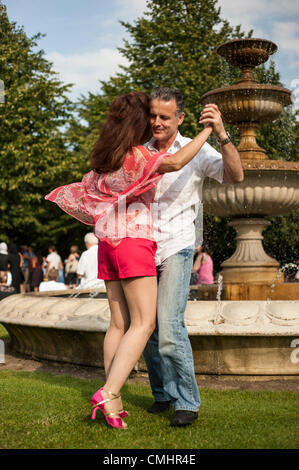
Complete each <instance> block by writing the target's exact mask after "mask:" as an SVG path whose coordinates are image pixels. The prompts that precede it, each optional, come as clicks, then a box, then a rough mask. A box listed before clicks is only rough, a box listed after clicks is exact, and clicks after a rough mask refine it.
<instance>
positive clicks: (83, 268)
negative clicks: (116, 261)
mask: <svg viewBox="0 0 299 470" xmlns="http://www.w3.org/2000/svg"><path fill="white" fill-rule="evenodd" d="M77 274H79V275H80V276H83V277H82V279H81V281H80V284H79V286H78V287H79V288H81V289H87V288H92V287H94V288H97V287H98V288H104V287H105V283H104V281H102V280H100V279H98V245H93V246H91V247H90V248H88V250H86V251H83V253H82V255H81V257H80V259H79V263H78V267H77Z"/></svg>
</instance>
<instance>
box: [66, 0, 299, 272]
mask: <svg viewBox="0 0 299 470" xmlns="http://www.w3.org/2000/svg"><path fill="white" fill-rule="evenodd" d="M121 24H122V25H123V26H124V28H125V29H126V31H127V32H128V33H129V36H130V39H129V40H125V41H124V45H123V47H121V48H120V52H121V53H122V55H123V56H124V57H125V58H126V59H127V60H128V61H129V65H128V66H127V67H122V71H121V72H120V73H118V74H116V75H115V76H114V77H111V78H110V79H109V80H107V81H106V82H101V90H100V91H99V93H98V94H91V93H89V95H88V96H87V97H83V98H82V100H81V101H80V103H79V104H78V112H79V115H80V116H81V117H82V118H83V119H84V121H85V124H84V125H80V126H81V127H80V126H79V128H78V125H76V127H75V128H74V132H73V129H72V128H71V131H70V136H72V135H73V136H74V135H75V136H76V137H75V140H76V141H77V143H78V145H77V147H76V151H77V152H78V155H80V154H81V156H82V158H84V155H86V152H87V150H88V147H89V146H90V145H91V143H92V141H93V139H94V138H95V137H96V135H97V134H98V132H99V129H100V126H101V123H102V122H103V120H104V118H105V115H106V112H107V109H108V107H109V105H110V103H111V102H112V100H113V99H114V98H115V97H116V96H117V95H119V94H124V93H128V92H129V91H132V90H142V91H145V92H148V93H149V92H151V90H152V89H153V88H155V87H159V86H169V87H176V88H179V89H180V90H181V91H182V92H183V94H184V96H185V114H186V117H185V120H184V123H183V125H182V126H181V129H180V130H181V132H182V133H183V134H184V135H187V136H190V137H192V136H193V135H194V134H195V133H196V132H197V130H198V116H199V114H200V111H201V109H202V106H201V104H200V97H201V96H202V95H203V94H204V93H206V92H207V91H210V90H211V89H214V88H219V87H223V86H229V85H232V84H233V83H236V81H237V80H238V79H239V77H240V74H241V72H240V70H238V69H237V68H234V67H231V66H228V64H227V63H226V62H225V60H224V59H222V58H221V57H219V56H218V54H217V52H216V50H217V47H218V46H219V45H220V44H222V43H223V42H226V41H228V40H231V39H236V38H242V37H251V36H252V35H253V31H248V32H247V33H245V32H244V31H242V30H241V25H239V26H237V27H235V28H233V27H231V26H230V24H229V23H228V21H226V20H225V19H223V18H222V17H221V9H220V8H219V7H218V6H217V1H216V0H171V1H170V0H149V1H148V2H147V11H146V12H145V14H144V15H143V16H142V17H140V18H138V19H136V20H135V21H134V22H133V23H132V24H130V23H128V22H122V21H121ZM254 75H255V77H256V79H257V81H258V82H260V83H272V84H276V85H282V83H281V81H280V75H279V73H278V72H277V70H276V68H275V62H274V61H273V60H271V61H270V62H269V63H268V64H263V65H261V66H259V67H257V68H256V69H255V71H254ZM226 127H227V129H228V130H229V132H230V133H231V135H232V136H233V140H234V142H235V144H236V145H238V143H239V132H238V130H237V128H236V127H234V126H229V125H226ZM78 135H79V136H80V137H79V138H78ZM257 137H258V143H259V145H261V147H263V148H265V149H266V150H267V154H268V155H269V157H270V158H273V159H286V160H293V161H294V160H299V145H298V143H299V142H298V140H299V128H298V122H297V121H296V117H295V114H294V113H293V112H292V109H291V108H290V107H289V108H286V109H285V110H284V111H283V113H282V114H281V116H280V117H279V118H278V119H277V120H276V121H275V122H274V123H271V124H266V125H263V126H262V127H261V129H260V130H259V132H258V136H257ZM210 143H211V145H213V146H215V147H217V142H216V140H215V138H214V137H213V136H211V137H210ZM227 220H228V219H226V218H221V217H212V216H207V215H205V216H204V226H205V232H204V233H205V236H206V238H207V239H208V242H209V245H210V246H211V248H212V251H213V256H214V261H215V268H216V271H218V270H219V269H220V264H221V262H222V261H223V260H224V259H226V258H228V257H229V256H230V255H231V254H232V253H233V251H234V249H235V246H236V241H235V232H234V230H233V228H231V227H228V226H227V225H226V224H227ZM269 220H271V221H272V226H271V227H270V228H268V229H267V230H266V231H265V234H264V235H265V246H266V249H267V250H268V251H269V249H270V247H271V249H270V252H271V254H272V256H274V257H275V258H276V259H278V260H279V261H281V262H286V261H287V260H290V261H291V260H292V261H294V259H293V258H294V256H296V254H295V253H294V248H292V247H294V246H295V245H296V244H297V245H298V237H297V233H296V231H294V230H293V229H294V224H295V223H296V222H294V221H296V220H297V219H296V215H294V214H292V215H290V216H289V217H272V218H271V219H269ZM279 238H281V239H282V240H285V241H286V243H283V244H282V245H281V244H280V245H279V244H277V243H274V240H277V239H279ZM271 240H272V241H273V243H272V244H271ZM291 258H292V259H291Z"/></svg>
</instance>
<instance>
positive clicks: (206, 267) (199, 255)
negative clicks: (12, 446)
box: [192, 243, 214, 285]
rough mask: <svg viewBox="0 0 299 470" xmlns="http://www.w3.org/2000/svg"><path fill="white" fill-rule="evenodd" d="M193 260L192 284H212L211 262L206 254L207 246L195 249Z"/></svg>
mask: <svg viewBox="0 0 299 470" xmlns="http://www.w3.org/2000/svg"><path fill="white" fill-rule="evenodd" d="M195 251H196V254H195V260H194V264H193V268H192V279H193V282H192V283H193V284H194V285H198V284H214V276H213V260H212V258H211V256H210V255H209V253H208V249H207V246H206V245H205V244H204V243H203V244H202V246H199V247H197V248H196V250H195Z"/></svg>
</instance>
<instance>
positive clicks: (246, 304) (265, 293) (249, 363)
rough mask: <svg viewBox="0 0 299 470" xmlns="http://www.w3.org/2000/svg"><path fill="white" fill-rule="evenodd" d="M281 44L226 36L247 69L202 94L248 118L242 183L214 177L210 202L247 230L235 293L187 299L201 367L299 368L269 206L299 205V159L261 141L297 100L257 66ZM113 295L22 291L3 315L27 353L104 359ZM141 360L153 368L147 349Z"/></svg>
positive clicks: (228, 280) (291, 305) (234, 274)
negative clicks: (269, 246) (262, 130)
mask: <svg viewBox="0 0 299 470" xmlns="http://www.w3.org/2000/svg"><path fill="white" fill-rule="evenodd" d="M275 50H276V46H275V44H273V43H272V42H270V41H265V40H262V39H242V40H239V41H238V40H237V41H230V42H228V43H226V44H223V45H222V46H220V47H219V48H218V52H219V54H221V55H223V56H224V57H225V58H226V59H227V60H228V62H229V63H230V64H232V65H238V66H239V67H241V69H242V70H243V76H242V78H241V80H240V81H239V82H238V83H237V84H236V85H233V86H231V87H227V88H220V89H218V90H212V91H210V92H209V93H206V94H205V95H204V96H203V97H202V103H210V102H214V103H217V104H218V106H219V108H220V109H221V111H222V113H223V116H224V119H225V121H226V122H228V123H231V124H236V125H237V126H238V127H239V129H240V132H241V142H240V145H239V148H238V150H239V152H240V154H241V157H242V163H243V167H244V172H245V179H244V181H243V182H242V183H239V184H236V185H234V186H233V185H220V184H218V183H217V182H215V181H212V180H208V181H207V183H206V185H205V187H204V209H205V211H206V212H207V213H209V214H213V215H220V216H229V217H232V221H231V224H232V225H233V227H235V229H236V230H237V232H238V236H237V249H236V252H235V253H234V254H233V256H232V257H231V258H230V259H229V260H226V261H225V262H224V263H223V265H222V267H223V271H222V276H223V281H224V291H225V296H224V297H223V296H222V297H221V293H220V290H219V293H218V294H219V295H218V296H217V297H218V300H217V301H215V300H207V301H205V300H203V301H201V300H194V301H188V304H187V309H186V312H185V324H186V327H187V329H188V333H189V336H190V340H191V344H192V348H193V355H194V362H195V371H196V372H197V373H201V374H249V375H255V374H257V375H280V374H281V375H299V357H298V356H299V355H298V352H299V351H298V349H299V348H298V347H297V346H298V345H299V301H298V299H299V296H298V284H296V285H295V284H294V285H291V284H290V285H289V286H292V287H288V285H287V283H284V282H282V279H281V278H280V276H279V269H278V268H279V263H278V262H277V261H276V260H274V259H273V258H271V257H270V256H268V255H267V254H266V253H265V251H264V249H263V246H262V235H261V233H262V231H263V229H264V228H265V227H266V226H267V225H268V224H269V222H268V221H267V220H266V219H265V216H266V215H279V214H287V213H289V212H290V211H292V210H295V209H297V208H298V207H299V193H298V191H299V189H298V172H299V164H298V163H293V162H286V161H271V160H269V159H268V157H267V155H266V152H265V150H263V149H261V148H260V147H259V146H258V144H257V143H256V130H257V128H258V126H259V125H260V124H261V123H262V122H267V121H268V122H269V121H272V120H273V119H275V118H276V117H277V116H279V113H280V112H281V111H282V109H283V106H285V105H288V104H290V102H291V101H290V91H289V90H286V89H284V88H281V87H277V86H272V85H260V84H258V83H256V81H255V80H254V79H253V77H252V69H253V67H255V66H256V65H259V64H261V63H263V62H265V61H266V60H267V58H268V57H269V55H270V54H272V53H273V52H275ZM273 280H274V283H273ZM270 283H272V284H271V285H270ZM274 284H277V286H279V287H278V288H277V291H275V290H274V289H273V285H274ZM244 286H245V287H244ZM253 287H254V288H255V289H253V290H252V288H253ZM269 289H270V290H269ZM236 291H237V294H236ZM103 295H105V293H100V294H99V293H98V292H97V291H96V290H88V291H81V292H77V293H76V292H73V291H64V292H61V291H58V292H53V293H51V295H49V294H47V293H46V292H45V293H38V294H18V295H13V296H10V297H7V298H6V299H4V300H2V301H1V302H0V322H1V323H3V324H4V326H5V327H6V328H7V330H8V332H9V334H10V337H11V345H12V347H13V348H14V349H15V350H16V351H17V352H19V353H21V354H24V355H29V356H30V357H34V358H38V359H48V360H54V361H62V362H70V363H75V364H82V365H89V366H98V367H103V353H102V345H103V339H104V335H105V332H106V330H107V327H108V325H109V318H110V311H109V305H108V301H107V299H106V298H98V297H101V296H102V297H103ZM270 297H271V299H272V300H270ZM273 298H275V299H276V300H273ZM290 298H291V299H292V300H290ZM236 299H238V301H236ZM295 299H297V300H295ZM136 370H146V366H145V363H144V361H143V360H142V358H141V360H140V361H139V362H138V364H137V365H136Z"/></svg>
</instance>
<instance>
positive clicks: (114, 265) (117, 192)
mask: <svg viewBox="0 0 299 470" xmlns="http://www.w3.org/2000/svg"><path fill="white" fill-rule="evenodd" d="M149 131H150V125H149V99H148V96H147V95H146V94H145V93H141V92H134V93H129V94H128V95H125V96H121V97H118V98H116V100H115V101H114V102H113V103H112V105H111V107H110V110H109V113H108V117H107V120H106V123H105V124H104V126H103V129H102V132H101V135H100V137H99V138H98V140H97V141H96V143H95V146H94V148H93V150H92V153H91V167H92V168H93V170H92V171H90V172H89V173H87V174H86V175H85V176H84V177H83V180H82V182H80V183H73V184H71V185H68V186H62V187H60V188H57V189H55V190H54V191H52V192H51V193H50V194H49V195H48V196H46V199H49V200H50V201H53V202H55V203H56V204H58V205H59V206H60V207H61V208H62V209H63V210H64V211H66V212H67V213H69V214H70V215H72V216H73V217H76V218H77V219H79V220H80V221H82V222H84V223H85V224H87V225H94V228H95V234H96V236H97V237H98V238H99V239H100V244H99V251H98V261H99V263H98V265H99V267H98V271H99V272H98V277H99V279H104V280H105V285H106V290H107V296H108V301H109V306H110V311H111V323H110V327H109V329H108V331H107V333H106V336H105V341H104V366H105V372H106V383H105V385H104V386H103V387H102V388H100V389H99V390H98V391H97V392H96V393H95V394H94V396H93V397H92V399H91V404H92V419H94V418H95V415H96V411H97V410H98V409H100V410H101V411H102V412H103V413H104V415H105V419H106V421H107V423H108V424H109V425H110V426H112V427H116V428H121V429H124V428H126V427H127V424H126V423H125V422H124V421H123V418H124V417H126V416H127V415H128V414H127V412H126V411H123V410H122V411H120V410H121V408H122V405H121V398H120V390H121V387H122V386H123V384H124V383H125V381H126V379H127V377H128V376H129V374H130V372H131V370H132V369H133V367H134V365H135V364H136V362H137V361H138V359H139V357H140V356H141V354H142V352H143V349H144V347H145V345H146V343H147V340H148V339H149V337H150V335H151V334H152V332H153V330H154V328H155V324H156V303H157V279H156V266H155V260H154V256H155V251H156V247H157V246H156V242H155V240H154V239H153V227H152V220H151V216H152V214H151V203H152V202H153V199H154V195H155V187H156V184H157V182H158V181H159V180H160V178H161V177H162V174H163V173H166V172H171V171H177V170H179V169H180V168H182V167H183V166H184V165H186V164H187V163H188V162H189V161H190V160H191V159H192V158H193V157H194V156H195V155H196V153H197V152H198V151H199V150H200V148H201V146H202V145H203V144H204V143H205V142H206V140H207V138H208V137H209V135H210V133H211V132H212V128H211V127H205V128H204V129H203V131H202V132H200V133H199V134H198V135H197V136H196V137H195V139H194V140H193V141H192V142H190V143H189V144H188V145H186V146H185V147H183V148H182V149H181V150H179V151H178V152H177V153H176V154H174V155H168V154H166V153H158V154H153V153H151V152H150V151H149V150H148V149H146V148H144V147H142V146H141V144H142V143H143V142H145V141H146V140H147V139H148V137H149Z"/></svg>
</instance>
